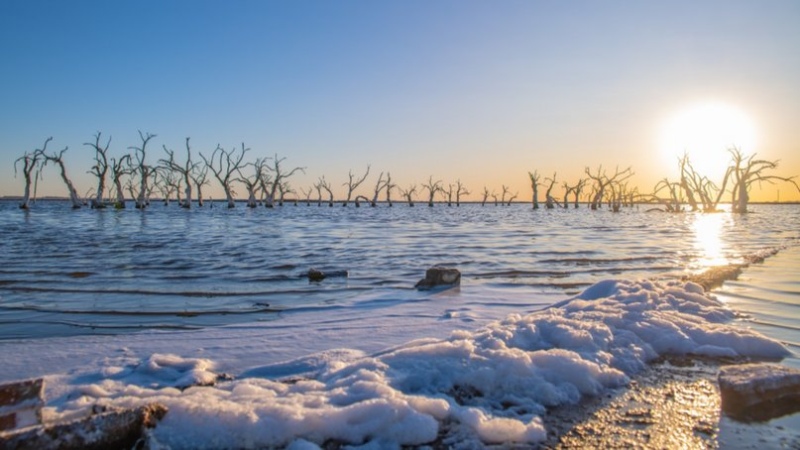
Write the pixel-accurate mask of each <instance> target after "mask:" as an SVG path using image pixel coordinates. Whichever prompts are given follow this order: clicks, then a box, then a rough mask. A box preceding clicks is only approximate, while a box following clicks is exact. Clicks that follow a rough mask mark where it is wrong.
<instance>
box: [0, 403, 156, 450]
mask: <svg viewBox="0 0 800 450" xmlns="http://www.w3.org/2000/svg"><path fill="white" fill-rule="evenodd" d="M166 414H167V407H166V406H163V405H160V404H158V403H151V404H149V405H145V406H140V407H138V408H133V409H123V410H115V411H110V412H105V413H102V414H97V415H93V416H91V417H88V418H85V419H81V420H76V421H74V422H68V423H63V424H57V425H52V426H35V427H28V428H23V429H20V430H17V431H13V432H10V433H4V434H0V447H2V448H4V449H15V450H16V449H18V450H22V449H36V450H48V449H59V450H69V449H81V450H92V449H97V450H101V449H110V448H134V446H135V445H136V444H137V442H139V441H140V440H141V439H144V437H145V432H146V430H147V429H148V428H153V427H155V426H156V423H157V422H158V421H159V420H161V419H162V418H163V417H164V415H166Z"/></svg>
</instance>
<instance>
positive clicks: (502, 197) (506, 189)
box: [500, 184, 510, 206]
mask: <svg viewBox="0 0 800 450" xmlns="http://www.w3.org/2000/svg"><path fill="white" fill-rule="evenodd" d="M500 187H501V188H502V189H503V193H502V194H501V195H500V204H501V205H503V206H505V205H506V195H508V194H509V189H510V188H509V187H508V186H506V185H505V184H503V185H500Z"/></svg>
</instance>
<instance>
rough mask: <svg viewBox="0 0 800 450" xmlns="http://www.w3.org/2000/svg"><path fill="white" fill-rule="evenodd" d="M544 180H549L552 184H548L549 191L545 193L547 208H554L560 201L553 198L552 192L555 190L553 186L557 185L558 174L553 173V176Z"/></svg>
mask: <svg viewBox="0 0 800 450" xmlns="http://www.w3.org/2000/svg"><path fill="white" fill-rule="evenodd" d="M544 181H549V182H550V185H549V186H547V191H546V192H545V194H544V197H545V204H544V206H545V208H547V209H553V208H554V207H555V205H556V204H558V202H556V200H555V199H554V198H553V196H552V195H551V193H552V192H553V186H555V185H556V174H555V173H553V178H545V179H544Z"/></svg>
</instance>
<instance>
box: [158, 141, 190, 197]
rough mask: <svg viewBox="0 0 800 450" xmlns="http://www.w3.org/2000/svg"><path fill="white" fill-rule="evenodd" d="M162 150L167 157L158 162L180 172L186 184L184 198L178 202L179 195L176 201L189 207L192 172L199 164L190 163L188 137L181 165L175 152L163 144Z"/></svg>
mask: <svg viewBox="0 0 800 450" xmlns="http://www.w3.org/2000/svg"><path fill="white" fill-rule="evenodd" d="M164 151H165V152H166V153H167V155H168V156H169V159H161V160H159V163H160V164H161V165H162V167H164V168H166V169H168V170H171V171H173V172H176V173H178V174H180V175H181V176H182V177H183V183H184V184H185V185H186V187H185V188H184V189H185V191H184V195H185V199H184V201H183V202H180V196H179V198H178V202H179V203H180V205H181V207H183V208H187V209H188V208H191V207H192V181H193V180H192V172H193V171H195V170H197V166H198V165H199V164H193V163H192V149H191V147H190V146H189V138H188V137H187V138H186V162H185V163H184V164H183V165H181V164H178V162H177V161H176V160H175V152H173V151H172V150H170V149H168V148H167V146H166V145H165V146H164Z"/></svg>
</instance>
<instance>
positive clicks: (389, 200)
mask: <svg viewBox="0 0 800 450" xmlns="http://www.w3.org/2000/svg"><path fill="white" fill-rule="evenodd" d="M385 186H386V203H388V204H389V206H390V207H391V206H392V189H394V188H396V187H397V185H396V184H393V183H392V174H391V173H389V172H386V185H385Z"/></svg>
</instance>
